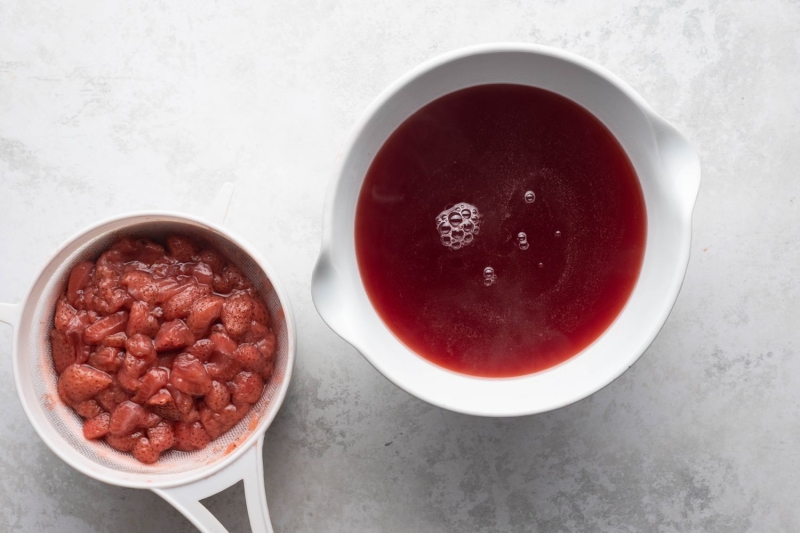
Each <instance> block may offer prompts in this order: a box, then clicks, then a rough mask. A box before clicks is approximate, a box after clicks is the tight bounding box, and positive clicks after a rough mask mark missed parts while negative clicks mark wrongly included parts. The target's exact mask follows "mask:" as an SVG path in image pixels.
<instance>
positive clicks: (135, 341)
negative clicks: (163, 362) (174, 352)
mask: <svg viewBox="0 0 800 533" xmlns="http://www.w3.org/2000/svg"><path fill="white" fill-rule="evenodd" d="M125 348H126V349H127V350H128V353H129V354H131V355H132V356H134V357H136V358H138V359H144V360H145V361H147V362H148V363H150V362H152V361H154V360H155V358H156V357H157V355H158V354H157V353H156V347H155V345H154V344H153V341H152V340H151V339H150V337H148V336H147V335H144V334H142V333H137V334H136V335H133V336H132V337H128V340H127V342H126V343H125Z"/></svg>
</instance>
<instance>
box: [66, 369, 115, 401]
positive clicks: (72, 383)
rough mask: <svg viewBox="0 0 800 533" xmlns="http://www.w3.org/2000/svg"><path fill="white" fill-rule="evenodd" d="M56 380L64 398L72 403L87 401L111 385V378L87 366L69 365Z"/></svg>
mask: <svg viewBox="0 0 800 533" xmlns="http://www.w3.org/2000/svg"><path fill="white" fill-rule="evenodd" d="M58 380H59V384H60V385H62V386H63V388H64V393H65V394H66V396H67V397H68V398H69V399H70V400H72V401H73V402H82V401H84V400H88V399H89V398H91V397H92V396H94V395H95V394H97V393H98V392H100V391H101V390H103V389H105V388H106V387H108V386H109V385H111V376H109V375H108V374H106V373H105V372H101V371H100V370H97V369H96V368H92V367H90V366H88V365H70V366H68V367H67V368H66V369H64V372H62V374H61V376H60V377H59V378H58Z"/></svg>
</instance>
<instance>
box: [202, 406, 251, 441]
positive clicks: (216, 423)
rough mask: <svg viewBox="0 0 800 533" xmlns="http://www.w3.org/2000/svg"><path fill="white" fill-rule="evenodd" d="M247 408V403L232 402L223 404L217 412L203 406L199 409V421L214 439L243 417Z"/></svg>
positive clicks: (248, 408)
mask: <svg viewBox="0 0 800 533" xmlns="http://www.w3.org/2000/svg"><path fill="white" fill-rule="evenodd" d="M249 410H250V406H249V405H234V404H229V405H227V406H225V408H224V409H222V411H220V412H218V413H216V412H214V411H212V410H211V409H207V408H204V409H201V410H200V422H202V424H203V427H204V428H205V430H206V432H207V433H208V434H209V435H210V436H211V438H212V439H216V438H217V437H219V436H220V435H222V434H223V433H225V432H226V431H228V430H229V429H231V428H232V427H233V426H235V425H236V423H237V422H239V420H241V419H242V418H244V415H246V414H247V412H248V411H249Z"/></svg>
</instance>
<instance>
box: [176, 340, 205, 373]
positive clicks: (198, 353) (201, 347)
mask: <svg viewBox="0 0 800 533" xmlns="http://www.w3.org/2000/svg"><path fill="white" fill-rule="evenodd" d="M186 351H187V352H189V353H190V354H192V355H193V356H195V357H197V358H198V359H200V360H201V361H206V360H208V358H209V357H211V354H212V353H214V343H213V342H212V341H211V340H210V339H200V340H199V341H196V342H195V343H194V344H192V345H191V346H190V347H189V349H188V350H186ZM171 366H172V365H170V368H171Z"/></svg>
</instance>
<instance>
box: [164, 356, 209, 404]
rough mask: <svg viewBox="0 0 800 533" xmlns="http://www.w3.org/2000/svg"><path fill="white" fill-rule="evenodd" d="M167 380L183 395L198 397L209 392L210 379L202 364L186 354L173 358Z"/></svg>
mask: <svg viewBox="0 0 800 533" xmlns="http://www.w3.org/2000/svg"><path fill="white" fill-rule="evenodd" d="M169 379H170V383H172V385H174V386H175V388H176V389H178V390H179V391H181V392H183V393H184V394H189V395H192V396H199V395H202V394H206V393H207V392H208V391H210V390H211V378H210V377H209V375H208V373H207V372H206V369H205V367H204V366H203V363H202V362H201V361H200V360H199V359H197V358H196V357H195V356H193V355H191V354H188V353H182V354H180V355H179V356H177V357H176V358H175V361H174V362H173V363H172V372H171V373H170V377H169Z"/></svg>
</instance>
